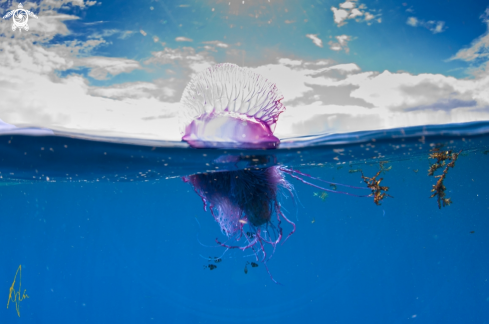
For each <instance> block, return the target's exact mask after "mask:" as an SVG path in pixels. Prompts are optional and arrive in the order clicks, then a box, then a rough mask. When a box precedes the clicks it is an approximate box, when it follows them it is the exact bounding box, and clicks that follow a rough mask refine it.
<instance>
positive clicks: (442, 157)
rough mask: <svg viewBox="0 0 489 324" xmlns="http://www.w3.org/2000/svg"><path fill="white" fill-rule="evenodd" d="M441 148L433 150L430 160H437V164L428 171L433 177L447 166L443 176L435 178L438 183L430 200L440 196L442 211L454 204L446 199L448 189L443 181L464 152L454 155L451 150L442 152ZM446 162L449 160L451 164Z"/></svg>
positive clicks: (432, 190) (439, 202) (439, 203)
mask: <svg viewBox="0 0 489 324" xmlns="http://www.w3.org/2000/svg"><path fill="white" fill-rule="evenodd" d="M441 147H442V146H437V147H435V148H433V149H432V150H431V152H433V153H431V154H430V159H436V162H435V163H433V164H432V165H431V166H430V168H429V169H428V176H433V175H434V174H435V171H436V170H438V169H439V168H442V167H444V166H445V165H446V167H445V169H444V170H443V173H442V174H440V175H437V176H434V177H435V178H438V181H437V182H436V184H435V185H433V189H431V192H433V194H432V195H431V197H430V198H433V197H435V196H438V197H437V200H438V208H439V209H441V207H442V206H443V207H445V206H450V205H451V204H452V200H451V199H450V198H445V197H446V194H445V191H446V189H447V188H446V187H445V185H444V184H443V181H444V180H445V177H446V176H447V172H448V168H453V167H454V166H455V161H456V160H457V158H458V156H459V154H460V152H462V150H460V152H458V153H452V151H451V150H448V151H441V150H440V149H441ZM446 160H449V161H451V162H449V163H448V164H447V163H446V162H445V161H446Z"/></svg>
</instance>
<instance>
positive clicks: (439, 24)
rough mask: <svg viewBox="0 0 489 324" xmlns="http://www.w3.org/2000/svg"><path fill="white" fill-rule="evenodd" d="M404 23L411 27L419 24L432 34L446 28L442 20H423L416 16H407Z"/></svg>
mask: <svg viewBox="0 0 489 324" xmlns="http://www.w3.org/2000/svg"><path fill="white" fill-rule="evenodd" d="M406 24H408V25H409V26H412V27H419V26H420V27H424V28H426V29H428V30H429V31H430V32H432V33H433V34H439V33H442V32H444V31H445V30H446V29H447V27H446V26H445V22H444V21H434V20H429V21H424V20H421V19H418V18H416V17H409V18H408V19H407V21H406Z"/></svg>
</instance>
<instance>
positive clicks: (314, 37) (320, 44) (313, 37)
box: [306, 34, 323, 47]
mask: <svg viewBox="0 0 489 324" xmlns="http://www.w3.org/2000/svg"><path fill="white" fill-rule="evenodd" d="M306 37H307V38H309V39H311V40H312V42H313V43H314V45H316V46H318V47H323V41H322V40H321V39H320V38H319V37H317V35H315V34H307V35H306Z"/></svg>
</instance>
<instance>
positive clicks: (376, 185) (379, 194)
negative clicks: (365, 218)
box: [360, 162, 394, 205]
mask: <svg viewBox="0 0 489 324" xmlns="http://www.w3.org/2000/svg"><path fill="white" fill-rule="evenodd" d="M385 163H386V162H380V163H379V164H380V170H379V171H378V172H377V174H376V175H374V176H373V177H372V178H369V177H366V176H364V175H363V172H362V171H361V170H360V172H361V173H362V179H363V181H364V182H365V183H366V184H367V187H368V188H369V189H370V190H372V196H373V197H374V202H375V204H376V205H380V201H381V200H382V199H384V198H385V197H387V196H388V197H391V198H394V197H392V196H391V195H389V194H388V193H387V191H389V187H385V186H381V185H380V182H381V181H382V180H384V178H380V179H379V180H377V179H376V178H377V177H378V176H379V175H380V174H381V173H382V172H384V173H385V171H389V170H390V169H391V168H390V167H389V168H388V169H385V167H384V164H385Z"/></svg>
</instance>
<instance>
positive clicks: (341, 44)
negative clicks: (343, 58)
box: [328, 35, 351, 53]
mask: <svg viewBox="0 0 489 324" xmlns="http://www.w3.org/2000/svg"><path fill="white" fill-rule="evenodd" d="M335 38H336V40H337V42H333V41H329V42H328V45H329V48H330V49H332V50H333V51H341V50H344V51H345V52H346V53H349V52H350V49H349V48H348V42H349V41H350V40H351V36H348V35H339V36H335Z"/></svg>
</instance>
